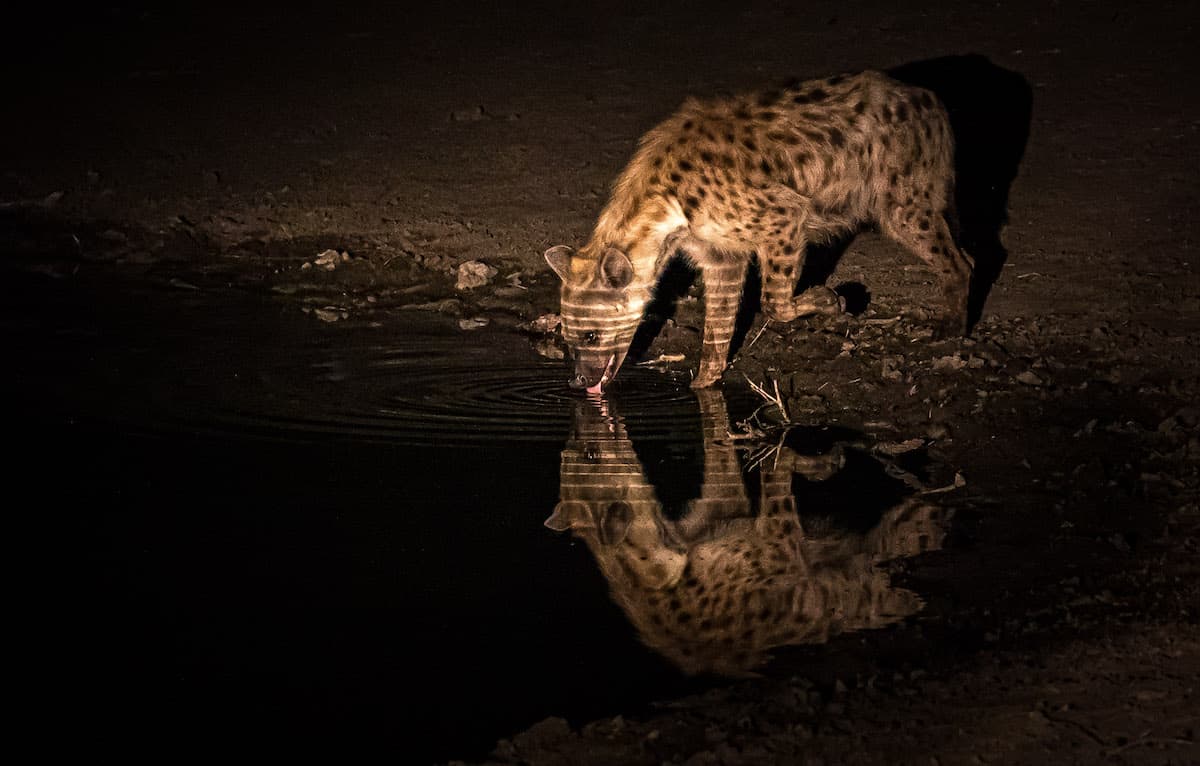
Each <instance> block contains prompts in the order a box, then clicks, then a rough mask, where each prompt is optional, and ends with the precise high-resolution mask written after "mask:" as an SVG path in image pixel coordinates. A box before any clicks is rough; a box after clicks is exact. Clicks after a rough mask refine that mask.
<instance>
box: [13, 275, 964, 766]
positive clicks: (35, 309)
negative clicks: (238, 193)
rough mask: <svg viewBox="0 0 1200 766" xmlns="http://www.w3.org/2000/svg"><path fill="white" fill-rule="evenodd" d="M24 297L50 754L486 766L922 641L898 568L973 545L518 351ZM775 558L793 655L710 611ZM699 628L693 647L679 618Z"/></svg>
mask: <svg viewBox="0 0 1200 766" xmlns="http://www.w3.org/2000/svg"><path fill="white" fill-rule="evenodd" d="M0 296H2V297H3V308H2V309H0V321H2V323H3V330H4V337H5V338H6V339H7V341H8V353H7V356H8V358H9V360H10V363H11V366H10V368H9V371H8V373H7V374H6V378H7V380H6V389H7V397H6V398H7V400H8V402H9V404H10V419H9V425H10V429H9V438H10V442H11V443H12V444H13V445H17V446H18V447H19V450H18V453H17V454H18V456H17V457H16V458H14V459H10V464H9V469H10V471H11V473H10V479H9V482H8V487H7V489H8V494H9V497H10V498H11V500H10V504H9V513H10V514H12V516H13V517H14V522H15V528H16V529H19V530H22V531H21V533H20V534H14V537H13V539H14V541H16V542H17V544H18V546H19V547H21V548H22V549H24V551H23V554H22V555H18V557H17V559H18V560H20V561H21V562H22V565H21V568H20V578H21V581H22V582H24V583H25V584H24V585H23V586H21V587H20V588H19V591H20V593H21V594H22V595H21V596H20V597H19V599H18V600H19V602H20V603H21V606H22V613H27V614H28V615H29V617H28V618H27V619H23V620H22V621H21V624H22V626H23V627H22V630H21V631H20V635H21V636H22V637H23V639H24V641H23V645H27V649H26V650H25V653H24V655H23V656H27V657H28V658H29V661H28V670H29V672H30V676H31V678H32V679H33V683H31V684H30V686H29V689H30V691H29V693H28V695H27V696H28V700H27V703H28V704H27V705H26V709H27V710H28V711H30V715H31V717H32V718H35V719H38V720H41V721H49V722H50V723H51V725H52V726H53V728H54V729H55V730H62V731H69V732H71V734H70V736H69V737H57V738H54V739H52V740H51V741H50V745H49V747H51V749H56V748H85V749H88V750H90V751H92V752H123V753H146V752H154V753H161V754H164V755H170V754H175V755H180V754H196V753H222V752H228V751H230V749H231V748H235V747H236V749H237V751H238V752H265V753H285V752H304V753H311V752H329V753H340V754H345V753H350V752H355V751H363V752H380V751H383V752H390V753H391V754H393V755H395V756H397V757H401V758H402V760H403V761H405V762H409V761H414V760H415V761H423V760H434V759H447V758H454V757H471V756H479V755H482V754H483V753H485V752H486V750H487V748H488V747H489V746H490V744H491V743H492V742H493V741H494V740H495V739H496V738H497V737H500V736H505V735H508V734H511V733H512V732H513V731H515V730H518V729H520V728H523V727H525V726H527V725H529V724H531V723H533V722H535V721H537V720H540V719H541V718H543V717H545V716H548V715H562V716H566V717H568V718H570V719H572V720H577V721H578V720H586V719H587V718H588V717H594V716H598V715H603V714H612V713H615V712H618V711H622V710H624V711H626V712H628V711H630V710H634V709H636V708H637V706H639V705H642V704H644V703H646V702H647V701H649V700H651V699H653V698H655V697H662V696H665V695H669V694H673V693H677V692H680V691H684V690H687V689H692V688H699V687H702V686H703V685H704V684H707V683H711V682H712V678H713V676H712V674H713V673H731V672H737V671H739V670H741V669H747V668H754V667H759V668H760V669H761V663H762V662H764V661H765V658H766V654H767V653H768V652H767V650H769V649H770V648H772V647H775V646H778V645H780V644H787V643H811V642H816V641H821V640H824V638H826V637H827V636H829V635H832V634H834V633H836V632H838V631H840V630H851V629H855V628H858V627H878V626H882V625H886V624H888V623H890V622H894V621H895V620H898V619H901V618H903V617H905V616H907V615H908V614H911V613H912V612H913V611H915V610H916V609H919V607H920V603H919V599H917V598H916V596H915V594H910V593H908V592H907V591H904V590H903V589H897V588H894V587H893V586H891V585H890V584H889V583H888V582H887V579H886V577H884V576H883V575H882V574H881V573H879V572H878V570H877V569H875V567H874V564H875V563H876V562H878V561H881V560H884V559H886V558H891V557H896V556H901V555H912V554H914V553H918V552H920V551H921V550H925V549H928V548H931V547H936V545H937V544H938V542H939V541H940V539H941V535H942V534H944V532H943V527H942V523H941V520H940V519H937V518H936V517H935V516H934V515H931V511H929V509H927V508H924V507H921V506H912V505H910V506H905V505H904V504H903V503H904V500H903V499H904V495H905V494H906V490H905V489H904V487H903V486H902V483H900V482H898V481H896V480H895V479H892V478H889V477H888V476H887V475H886V472H885V471H883V470H882V468H881V466H880V465H879V464H878V463H877V462H875V461H874V459H873V458H870V457H868V456H866V454H865V453H860V452H857V451H855V450H853V449H847V450H842V449H841V448H838V447H836V444H835V442H836V441H837V439H836V438H835V436H836V434H834V433H833V432H830V431H827V430H823V429H808V430H807V431H806V432H803V433H802V432H799V431H798V432H797V434H794V435H793V438H792V439H791V441H790V442H789V446H787V447H785V448H784V449H783V450H782V451H779V452H776V453H775V454H774V455H772V456H769V457H768V458H763V456H762V455H757V456H751V455H748V454H746V452H745V451H744V450H740V449H738V448H737V445H734V444H733V443H732V442H729V441H728V440H727V439H726V438H725V434H726V433H727V429H728V424H729V423H730V421H731V419H732V420H733V421H736V420H737V419H738V418H739V417H744V416H745V415H746V414H748V413H749V411H750V410H752V409H753V407H754V406H755V405H756V402H755V401H754V400H753V399H752V398H751V397H749V396H747V395H744V394H743V395H737V394H733V393H730V394H728V400H727V399H725V398H722V397H720V396H719V395H717V396H716V398H713V397H712V396H709V397H708V398H705V397H701V398H700V399H697V397H695V396H694V395H692V394H691V392H690V391H689V390H688V389H687V388H686V385H685V384H684V382H683V381H680V380H677V379H672V378H670V377H668V376H664V375H661V374H658V373H654V372H650V371H643V370H628V371H626V372H623V373H622V376H623V378H624V380H623V384H624V385H623V388H622V390H621V392H620V393H619V394H618V395H616V396H614V397H613V398H612V399H610V400H609V401H604V402H600V401H596V402H590V401H587V400H584V399H581V398H580V397H579V396H578V395H576V394H573V393H572V392H570V391H569V390H568V389H567V387H566V386H565V383H564V381H565V371H564V369H563V367H562V366H560V364H559V363H551V362H546V361H544V360H542V359H540V358H539V357H538V356H536V355H535V354H534V353H533V351H532V350H531V348H530V347H529V344H528V343H527V342H526V341H525V340H524V339H523V338H521V337H519V336H517V335H515V334H511V333H505V332H499V331H488V330H484V331H479V332H475V333H463V332H460V331H459V330H457V328H454V327H452V326H451V325H450V324H449V323H447V322H444V321H442V320H440V319H437V318H431V317H426V316H424V315H417V314H415V313H414V314H411V315H408V314H405V315H402V316H400V317H398V318H397V317H391V318H386V319H385V320H384V321H383V322H382V324H380V325H378V326H373V325H372V324H371V323H370V322H367V321H359V320H356V319H355V318H353V317H352V318H351V319H349V320H346V321H341V322H337V323H324V322H320V321H318V320H317V319H316V318H314V317H312V316H306V315H303V314H301V313H300V312H299V311H298V310H297V309H296V307H295V305H294V304H286V303H281V302H276V301H274V300H272V299H271V298H268V297H263V296H260V295H245V294H239V293H235V292H232V291H231V292H229V293H223V294H221V295H211V294H208V293H197V292H190V291H176V290H169V289H165V288H164V289H159V290H155V289H148V288H147V289H138V290H133V289H131V288H129V287H128V286H119V287H118V286H107V287H106V286H104V285H97V284H90V285H83V284H77V283H76V282H74V281H72V280H69V279H67V280H50V279H44V278H42V277H37V276H17V275H6V278H5V280H4V284H3V287H2V288H0ZM806 438H807V440H808V442H809V443H808V444H801V443H800V442H803V441H805V439H806ZM831 456H833V457H831ZM789 460H790V461H791V462H788V461H789ZM755 461H756V462H757V464H756V465H755V466H754V467H753V470H751V471H750V472H749V474H748V475H746V476H743V468H744V467H745V464H746V463H748V462H755ZM865 477H866V478H865ZM868 478H869V480H868ZM872 482H874V483H872ZM834 505H836V506H838V507H848V508H851V509H854V510H853V512H850V513H849V514H848V515H847V516H846V518H845V519H841V520H839V519H838V518H834V520H833V522H829V521H828V519H829V518H831V517H838V516H839V514H836V513H835V514H831V513H829V512H828V509H829V508H830V507H832V506H834ZM560 511H561V512H560ZM797 513H799V517H800V518H810V519H816V521H811V522H806V523H807V524H808V525H809V526H811V527H812V529H811V530H810V533H809V534H808V536H807V537H805V536H803V535H802V534H801V533H800V531H799V526H796V525H789V524H787V523H786V520H787V519H788V518H791V519H796V518H797ZM789 514H790V516H789ZM26 526H28V530H29V532H28V534H26V533H25V532H24V531H23V530H25V529H26ZM793 527H795V528H793ZM762 540H768V541H772V540H774V541H782V542H778V544H777V545H776V544H775V543H772V545H774V546H775V547H773V548H770V549H769V550H770V551H776V552H777V551H779V550H783V551H784V553H783V554H780V557H781V558H786V559H788V560H789V561H795V562H801V564H800V565H797V566H800V570H796V568H795V566H793V567H792V570H795V571H791V574H788V575H786V576H784V579H786V578H787V577H797V576H799V577H800V580H802V581H803V582H802V583H801V585H799V586H797V585H795V584H794V583H793V585H792V586H789V587H785V588H783V589H782V592H784V594H785V595H784V596H782V597H781V596H780V595H779V594H780V592H781V589H780V588H779V587H778V586H775V587H773V588H764V589H760V591H759V592H757V593H756V594H754V595H752V596H745V597H744V599H743V600H744V602H745V605H750V604H752V603H753V605H754V612H755V614H758V613H762V614H767V613H768V612H770V613H771V615H773V616H772V617H771V618H769V619H768V620H767V621H768V622H772V623H775V622H779V620H780V619H783V618H782V617H781V615H782V614H783V613H784V612H786V613H787V616H786V621H787V622H788V624H789V625H791V626H792V628H791V630H790V631H787V632H785V633H786V634H784V633H778V634H775V633H772V634H771V635H765V634H763V631H762V629H761V626H760V627H759V628H754V626H753V625H751V622H753V620H754V619H757V618H754V617H753V616H745V615H743V614H742V613H741V611H738V610H739V609H741V610H742V611H745V610H746V609H749V606H745V607H744V608H743V607H738V608H734V607H733V606H732V604H733V599H732V598H730V599H726V601H728V602H729V603H728V604H726V603H725V601H722V602H721V604H720V605H719V604H717V601H718V599H716V598H715V597H713V598H711V599H703V596H699V595H698V594H700V593H704V592H708V593H711V592H712V591H713V590H719V589H720V588H721V587H724V586H722V585H720V584H719V583H716V582H715V581H714V578H720V577H722V575H721V574H720V572H721V571H727V570H723V569H720V568H719V567H718V564H720V565H721V566H724V564H721V562H723V561H724V560H725V559H723V558H722V557H723V556H726V554H727V552H728V551H729V550H733V549H734V547H737V546H741V547H740V548H738V550H742V549H744V548H745V547H746V546H751V547H755V546H759V547H761V544H760V542H758V541H762ZM730 541H735V543H731V542H730ZM747 541H750V542H747ZM755 550H756V551H759V553H762V558H763V560H765V557H766V553H767V552H768V549H767V548H761V550H759V548H755ZM759 553H752V554H748V555H747V556H742V558H743V559H745V560H747V561H749V560H750V559H753V558H754V556H756V555H759ZM739 555H741V554H739ZM643 557H644V558H643ZM26 558H28V563H25V559H26ZM751 563H753V562H751ZM731 566H732V565H731ZM747 566H749V565H747ZM755 566H757V565H755ZM797 571H799V572H800V574H799V575H797V574H796V572H797ZM706 588H708V589H709V590H707V591H706V590H705V589H706ZM665 594H670V595H671V596H672V597H673V598H674V599H676V600H681V601H682V602H683V606H682V607H678V608H673V609H670V608H668V606H667V605H666V601H670V600H672V599H670V598H664V596H665ZM739 598H740V597H739ZM781 598H783V601H787V603H786V604H785V603H783V602H781V601H780V599H781ZM660 600H662V602H661V603H660ZM710 601H711V604H710ZM738 604H742V601H738ZM689 609H690V610H692V613H691V614H689V617H688V619H689V620H692V619H694V620H695V621H696V623H700V622H701V621H702V620H703V621H707V623H708V627H707V628H705V629H693V628H689V629H688V630H687V631H684V632H685V633H686V634H687V635H689V636H690V638H689V639H688V640H687V641H682V642H681V640H680V638H679V636H680V635H681V634H680V632H679V631H676V630H674V629H673V628H672V627H670V626H669V625H668V626H667V627H664V626H663V625H661V624H659V622H661V620H659V618H657V617H656V616H655V612H663V611H664V610H666V611H667V612H670V614H669V615H668V617H667V622H668V623H669V622H670V621H671V620H673V619H676V618H677V616H678V613H679V612H681V611H688V610H689ZM735 612H736V614H735ZM831 615H832V616H831ZM746 620H749V621H751V622H745V621H746ZM743 622H745V624H743ZM759 622H760V623H762V622H763V621H762V620H760V621H759ZM734 628H738V629H739V633H740V631H741V629H743V628H745V629H747V630H749V629H751V628H753V629H754V630H757V631H758V633H757V634H756V636H755V638H753V639H747V640H744V641H742V642H741V646H740V648H737V649H734V648H731V647H730V645H728V644H722V643H721V636H722V635H724V634H731V632H732V631H733V629H734ZM768 632H770V631H768ZM684 671H687V672H684ZM690 673H698V674H699V675H695V676H693V675H689V674H690Z"/></svg>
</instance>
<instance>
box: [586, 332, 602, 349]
mask: <svg viewBox="0 0 1200 766" xmlns="http://www.w3.org/2000/svg"><path fill="white" fill-rule="evenodd" d="M599 340H600V335H599V334H598V333H597V332H596V331H595V330H591V331H589V332H585V333H584V334H583V342H584V343H586V344H588V345H589V346H592V345H595V344H596V343H597V342H598V341H599Z"/></svg>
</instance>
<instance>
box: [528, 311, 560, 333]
mask: <svg viewBox="0 0 1200 766" xmlns="http://www.w3.org/2000/svg"><path fill="white" fill-rule="evenodd" d="M561 324H562V317H561V316H559V315H558V314H542V315H541V316H540V317H538V318H537V319H535V320H533V321H532V322H530V323H529V329H530V330H532V331H533V332H540V333H542V334H544V335H549V334H550V333H552V332H554V331H555V330H557V329H558V326H559V325H561Z"/></svg>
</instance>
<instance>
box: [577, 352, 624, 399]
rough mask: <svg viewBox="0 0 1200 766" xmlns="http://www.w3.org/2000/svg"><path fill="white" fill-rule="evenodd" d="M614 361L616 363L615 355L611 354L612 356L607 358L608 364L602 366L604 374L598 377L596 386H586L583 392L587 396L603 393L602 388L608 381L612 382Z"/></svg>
mask: <svg viewBox="0 0 1200 766" xmlns="http://www.w3.org/2000/svg"><path fill="white" fill-rule="evenodd" d="M616 361H617V355H616V354H613V355H612V356H610V357H609V358H608V364H606V365H604V373H603V374H602V375H601V376H600V380H597V381H596V385H594V386H588V387H587V388H585V389H584V390H585V391H587V392H588V393H589V394H600V393H603V391H604V386H606V385H607V384H608V381H610V380H612V368H613V363H614V362H616Z"/></svg>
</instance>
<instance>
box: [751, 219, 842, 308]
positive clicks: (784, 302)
mask: <svg viewBox="0 0 1200 766" xmlns="http://www.w3.org/2000/svg"><path fill="white" fill-rule="evenodd" d="M805 244H806V243H805V241H804V237H803V236H802V235H800V234H798V233H797V232H795V231H793V232H792V233H791V236H789V237H787V238H786V239H783V240H780V241H778V242H770V241H768V242H765V243H764V244H763V245H761V246H760V247H759V248H758V266H759V270H760V271H761V272H762V308H763V313H764V314H766V315H767V318H768V319H770V320H773V321H777V322H790V321H792V320H793V319H796V318H798V317H805V316H813V315H816V314H827V315H833V316H836V315H839V314H841V313H843V312H844V311H845V309H846V304H845V301H844V300H843V299H842V298H841V296H839V295H838V294H837V293H835V292H834V291H833V290H830V289H829V288H828V287H825V286H824V285H816V286H814V287H810V288H809V289H807V290H805V291H804V292H803V293H801V294H800V295H795V294H794V293H795V291H796V280H797V279H798V278H799V277H800V271H801V266H802V264H803V263H804V247H805Z"/></svg>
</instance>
